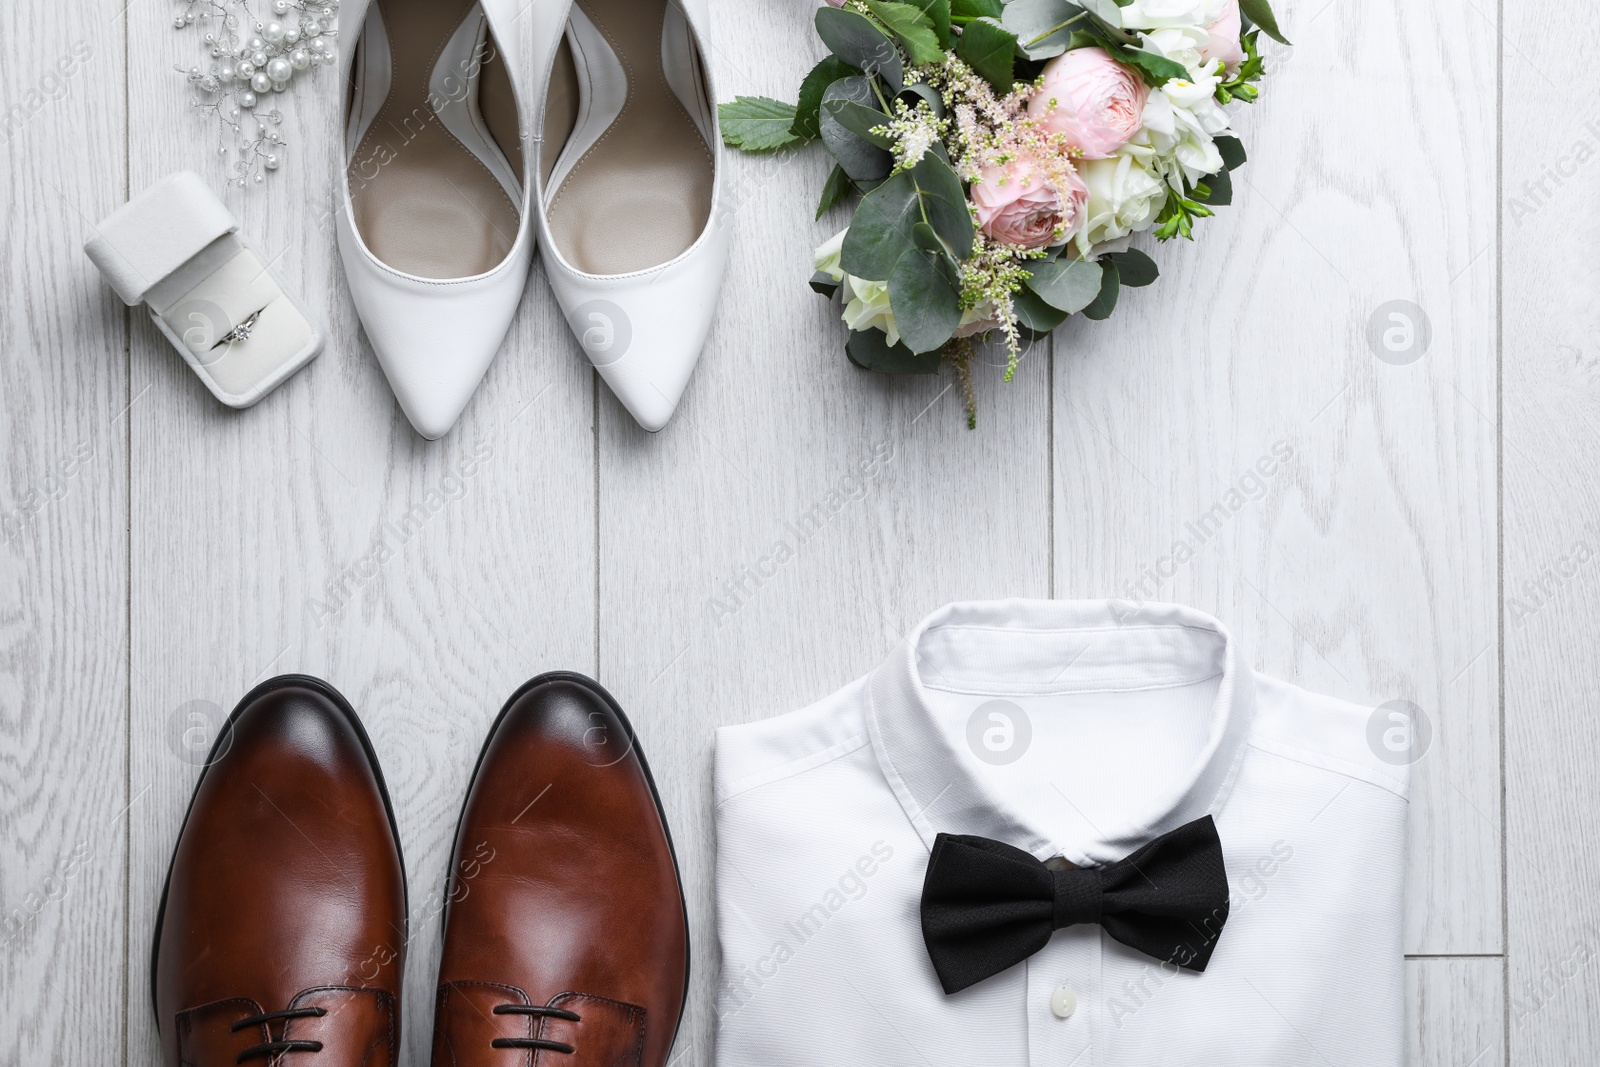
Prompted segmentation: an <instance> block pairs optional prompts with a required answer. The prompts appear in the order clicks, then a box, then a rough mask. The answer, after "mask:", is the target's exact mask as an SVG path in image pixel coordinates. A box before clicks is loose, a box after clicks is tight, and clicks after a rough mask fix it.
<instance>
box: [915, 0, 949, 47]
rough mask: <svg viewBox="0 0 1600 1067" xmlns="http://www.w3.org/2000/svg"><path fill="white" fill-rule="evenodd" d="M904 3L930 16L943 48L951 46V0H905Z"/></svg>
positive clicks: (935, 34)
mask: <svg viewBox="0 0 1600 1067" xmlns="http://www.w3.org/2000/svg"><path fill="white" fill-rule="evenodd" d="M904 3H905V4H906V5H907V6H909V7H914V8H917V9H918V10H920V11H921V12H922V13H923V14H924V15H926V16H928V21H929V22H931V23H932V24H933V35H934V36H935V37H936V38H938V40H939V48H940V49H941V50H942V49H947V48H949V47H950V0H904Z"/></svg>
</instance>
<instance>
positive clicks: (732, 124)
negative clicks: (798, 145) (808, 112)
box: [717, 96, 797, 152]
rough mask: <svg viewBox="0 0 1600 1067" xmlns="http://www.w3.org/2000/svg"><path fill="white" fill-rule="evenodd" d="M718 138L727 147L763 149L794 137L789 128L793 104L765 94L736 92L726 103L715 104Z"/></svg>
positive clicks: (780, 144) (792, 114)
mask: <svg viewBox="0 0 1600 1067" xmlns="http://www.w3.org/2000/svg"><path fill="white" fill-rule="evenodd" d="M717 119H718V124H719V125H720V126H721V127H722V140H723V141H724V142H725V143H726V144H727V145H728V146H729V147H730V148H742V149H744V150H745V151H746V152H766V151H770V150H771V149H774V148H782V147H783V146H784V145H786V144H790V143H792V142H794V141H795V140H797V138H796V137H795V135H794V134H793V133H792V132H790V127H792V126H793V125H794V105H793V104H785V103H784V102H783V101H781V100H773V99H770V98H768V97H765V96H736V97H734V98H733V100H732V101H731V102H730V103H726V104H718V105H717Z"/></svg>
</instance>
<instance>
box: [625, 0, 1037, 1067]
mask: <svg viewBox="0 0 1600 1067" xmlns="http://www.w3.org/2000/svg"><path fill="white" fill-rule="evenodd" d="M713 17H714V20H715V30H714V34H715V48H716V51H715V62H716V63H717V66H718V76H719V78H720V85H719V87H718V95H719V98H720V99H723V100H729V99H732V98H733V96H734V95H735V94H764V95H771V96H780V97H784V96H786V97H789V98H792V97H793V94H794V91H795V87H796V86H797V85H798V84H799V82H800V79H801V78H802V77H803V75H804V74H805V72H806V71H807V70H808V69H809V68H810V66H811V65H812V64H813V63H815V62H816V61H817V59H819V58H820V57H821V55H822V48H821V45H820V43H819V42H817V41H816V38H815V34H814V33H813V32H812V30H811V28H810V19H811V9H810V8H809V7H807V6H805V5H787V4H760V5H745V4H737V3H731V2H726V3H724V2H718V3H716V4H714V5H713ZM728 166H729V175H730V180H729V182H728V190H729V193H730V194H731V199H732V200H733V202H734V204H735V210H734V212H733V217H732V219H731V223H732V225H733V226H734V227H735V241H734V244H733V261H732V263H731V265H730V268H729V271H728V278H727V284H726V286H725V288H724V290H723V293H722V304H721V309H720V312H719V315H718V318H717V323H716V326H715V327H714V329H713V331H712V336H711V339H710V342H709V344H708V346H707V349H706V351H705V354H704V357H703V358H702V360H701V363H700V366H699V369H698V370H697V371H696V373H695V378H694V379H693V380H692V381H691V382H690V384H689V389H688V392H687V394H686V396H685V398H684V401H683V404H682V406H681V408H680V409H679V411H678V413H677V416H676V418H675V419H674V420H673V422H672V423H671V424H669V425H668V427H667V428H666V429H665V430H664V431H663V432H662V433H660V434H658V435H656V436H654V437H650V436H647V435H645V434H644V433H642V432H640V431H639V430H638V429H637V428H636V427H635V426H634V425H633V423H632V420H631V419H629V418H628V416H627V414H626V412H624V411H623V410H622V408H621V406H620V405H618V404H617V403H616V401H615V400H614V399H613V398H612V397H611V396H610V395H609V394H603V395H602V397H601V401H600V415H601V443H600V449H601V452H600V455H601V466H600V516H601V517H600V573H601V580H600V590H599V593H600V625H601V648H600V668H601V677H602V680H603V681H604V682H605V684H606V685H607V686H608V687H610V688H611V690H612V691H613V692H614V693H615V694H616V695H617V697H618V699H619V700H620V701H621V702H622V705H623V707H624V708H626V709H627V710H628V712H629V714H630V715H631V716H633V721H634V723H635V724H636V725H637V727H638V730H639V733H640V735H641V744H642V745H643V747H644V749H645V751H646V752H647V753H648V755H649V758H650V761H651V765H652V767H653V768H654V769H655V771H656V774H657V777H658V782H659V784H660V786H661V791H662V800H663V802H664V804H665V806H666V809H667V812H668V815H669V817H670V819H671V821H672V826H673V832H674V836H675V838H676V841H677V847H678V855H679V858H680V861H681V863H682V867H683V876H684V881H685V886H686V890H687V893H688V897H689V913H690V919H691V925H692V944H693V952H694V976H693V983H692V987H691V998H690V1004H689V1009H688V1015H687V1017H686V1018H685V1021H684V1028H683V1030H682V1031H681V1035H680V1037H679V1043H678V1047H677V1051H676V1052H675V1054H674V1063H677V1064H685V1065H688V1064H702V1065H703V1064H709V1063H710V1062H711V1034H712V1031H713V1026H714V1022H715V991H714V979H715V977H716V975H715V968H716V959H717V954H716V937H715V927H714V918H715V903H714V899H713V893H712V890H713V883H712V876H713V857H714V854H715V849H714V844H713V838H714V823H713V815H712V803H711V789H710V780H711V754H712V747H713V735H712V731H713V730H714V728H715V727H717V726H719V725H722V724H724V723H733V722H743V721H748V720H752V719H759V718H765V717H768V716H771V715H776V714H779V713H782V712H785V711H790V710H793V709H795V708H798V707H800V706H802V705H804V704H806V703H809V702H811V701H812V700H815V699H818V698H820V697H822V696H823V695H825V694H827V693H828V692H830V691H832V690H834V689H837V688H839V687H840V686H843V685H845V684H847V683H848V682H850V681H851V680H853V679H854V678H856V677H858V676H859V675H861V674H864V673H866V672H867V671H868V670H870V669H871V668H872V667H874V666H875V665H876V664H877V663H878V662H880V661H881V660H882V659H883V658H884V657H885V656H886V655H887V654H888V652H889V651H890V649H891V648H893V647H894V645H895V644H897V643H898V642H899V641H900V640H901V634H903V633H904V632H905V631H906V630H907V629H909V628H910V626H911V625H913V624H914V623H915V622H916V621H917V620H918V619H919V618H921V617H922V616H923V615H925V614H927V613H928V612H929V611H931V610H933V609H934V608H936V607H938V606H939V605H940V604H942V603H944V602H946V601H949V600H955V599H964V598H983V597H998V596H1013V595H1015V596H1046V595H1048V593H1049V581H1048V555H1049V541H1048V523H1049V495H1048V494H1049V474H1048V461H1049V454H1048V399H1049V398H1048V375H1047V370H1048V368H1047V367H1046V365H1045V361H1044V360H1042V359H1035V360H1030V361H1029V362H1027V363H1026V364H1024V366H1023V367H1022V368H1021V369H1020V370H1019V371H1018V373H1017V376H1016V379H1015V380H1014V381H1013V382H1011V383H1010V384H1003V383H1002V382H1001V381H1000V373H999V371H998V370H997V369H996V368H993V367H984V368H982V369H981V370H980V371H979V373H978V379H979V380H978V389H979V393H980V404H981V407H980V411H979V428H978V429H977V430H976V431H968V430H967V429H965V424H964V421H963V416H962V410H961V400H960V388H959V386H956V385H954V381H953V378H952V377H951V376H950V375H949V374H945V375H942V376H940V377H938V378H918V379H907V378H899V379H887V378H883V377H878V376H873V375H870V374H867V373H865V372H862V371H859V370H857V369H855V368H854V367H852V366H851V365H850V364H849V363H848V362H847V361H846V359H845V356H844V353H843V351H842V344H843V341H844V337H845V330H844V327H843V325H842V324H841V323H840V322H839V321H838V312H837V310H835V309H833V308H831V307H830V306H829V305H828V304H827V303H825V302H824V301H823V300H822V299H821V298H820V297H818V296H816V295H815V294H813V293H811V292H810V291H809V290H808V289H807V288H806V284H805V283H806V279H807V278H808V277H809V275H810V271H811V253H812V249H813V248H814V247H815V246H816V245H818V244H820V243H822V241H824V240H826V239H827V238H828V237H829V236H831V235H832V234H833V233H834V232H835V231H836V230H837V229H839V228H840V227H842V226H844V225H845V224H846V222H847V221H848V217H847V216H846V215H845V214H844V212H842V211H836V212H834V213H832V214H831V215H830V216H829V217H827V218H825V219H824V220H823V221H822V222H821V223H817V224H812V223H811V221H810V214H811V212H812V209H813V207H814V205H815V203H816V200H817V194H818V192H819V190H820V189H821V186H822V181H823V178H824V177H825V175H826V172H827V167H826V162H825V159H824V153H823V152H822V150H821V149H820V148H813V149H810V150H806V151H803V152H799V153H795V154H792V155H788V156H781V157H775V158H767V159H763V158H752V157H744V156H739V155H736V154H734V155H730V156H729V157H728ZM864 471H865V473H864Z"/></svg>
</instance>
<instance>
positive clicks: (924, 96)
mask: <svg viewBox="0 0 1600 1067" xmlns="http://www.w3.org/2000/svg"><path fill="white" fill-rule="evenodd" d="M898 95H899V97H900V99H901V100H904V101H905V102H906V103H907V104H908V105H910V106H911V107H916V106H917V101H918V100H922V101H925V102H926V103H927V105H928V107H929V108H930V109H931V110H932V111H933V114H934V117H935V118H941V119H942V118H944V97H942V96H940V95H939V90H937V89H935V88H934V87H933V86H931V85H929V84H928V83H927V82H912V83H911V84H910V85H908V86H906V87H905V88H904V89H901V90H900V92H899V94H898Z"/></svg>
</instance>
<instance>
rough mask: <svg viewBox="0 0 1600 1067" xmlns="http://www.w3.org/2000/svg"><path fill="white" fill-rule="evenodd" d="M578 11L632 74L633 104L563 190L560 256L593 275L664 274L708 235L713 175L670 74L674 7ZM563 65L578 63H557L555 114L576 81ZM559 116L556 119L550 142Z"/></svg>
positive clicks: (552, 214) (650, 0) (633, 0)
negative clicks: (668, 41)
mask: <svg viewBox="0 0 1600 1067" xmlns="http://www.w3.org/2000/svg"><path fill="white" fill-rule="evenodd" d="M577 6H578V7H579V8H581V9H582V10H583V13H584V14H585V15H587V16H588V17H589V19H590V21H592V22H593V23H594V24H595V27H596V28H597V29H598V30H599V31H600V32H601V33H602V34H603V35H604V36H605V38H606V41H607V42H608V43H609V44H610V45H611V48H612V50H613V51H614V52H616V54H617V58H618V59H619V60H620V61H621V63H622V66H623V68H624V69H625V70H626V71H627V74H628V96H627V101H626V103H624V105H623V108H622V112H621V114H619V115H618V116H617V119H616V121H615V122H613V123H612V124H611V127H610V128H609V129H608V130H607V131H606V132H605V134H604V135H603V136H602V137H601V138H600V140H599V141H597V142H596V143H595V144H594V145H593V146H592V147H590V148H589V150H588V151H587V152H585V153H584V154H583V157H582V158H581V159H580V160H579V161H578V163H577V165H576V166H574V167H573V168H572V169H571V171H569V172H568V173H567V176H566V178H565V179H564V180H563V181H562V183H561V187H560V188H559V189H558V190H556V195H555V198H554V199H553V200H552V201H551V202H550V204H549V206H548V208H547V213H548V215H549V218H550V232H551V235H552V236H553V237H554V238H555V244H556V248H557V250H558V251H559V252H560V253H561V257H562V258H563V259H565V260H566V261H567V262H568V263H570V264H572V265H573V266H574V267H576V268H578V269H579V270H581V271H585V272H587V273H590V274H626V273H628V272H629V271H636V270H643V269H645V268H647V267H655V266H659V265H660V264H662V263H665V262H667V261H668V260H671V259H674V258H676V257H677V256H678V255H679V254H681V253H682V252H683V251H684V250H685V249H687V248H688V247H689V246H690V245H692V244H694V242H695V240H696V239H697V238H698V237H699V236H700V234H701V232H702V231H703V230H704V229H705V227H706V221H707V220H708V219H709V218H710V217H711V188H712V176H713V173H712V162H711V153H710V151H709V150H708V149H707V148H706V143H705V140H704V138H702V137H701V136H700V130H699V128H698V127H697V126H695V124H694V121H693V120H692V119H691V118H690V117H689V113H688V112H687V111H685V110H684V108H683V104H682V103H680V102H679V100H678V97H677V96H676V95H675V94H674V93H673V91H672V88H671V86H670V85H669V84H668V83H667V77H666V74H665V73H664V72H663V70H662V67H661V32H662V23H663V20H664V18H665V16H666V8H667V5H666V0H582V2H581V3H579V4H577ZM563 63H570V58H566V59H562V60H558V64H557V69H556V72H555V76H554V77H553V78H552V89H551V94H552V95H551V98H550V104H551V105H553V107H552V110H554V109H555V107H557V106H559V103H558V95H559V94H562V93H563V92H564V91H565V90H566V87H567V85H568V83H569V82H570V80H571V78H572V74H571V73H570V66H568V67H564V66H563ZM551 117H552V116H551V114H550V112H547V117H546V130H547V136H548V135H549V134H550V133H551V131H552V126H551ZM563 126H564V128H565V129H566V130H570V129H571V125H570V121H568V122H566V123H564V124H563V123H560V122H558V123H557V124H556V125H555V126H554V127H553V128H554V129H557V130H559V129H562V128H563ZM551 139H552V140H553V138H551ZM564 142H565V138H564V137H563V138H562V139H561V141H556V142H554V144H553V147H555V148H559V147H560V145H561V144H562V143H564ZM552 154H555V153H552Z"/></svg>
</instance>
